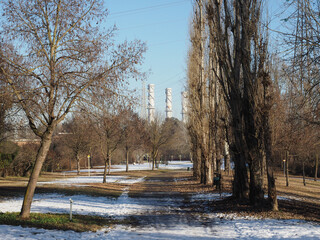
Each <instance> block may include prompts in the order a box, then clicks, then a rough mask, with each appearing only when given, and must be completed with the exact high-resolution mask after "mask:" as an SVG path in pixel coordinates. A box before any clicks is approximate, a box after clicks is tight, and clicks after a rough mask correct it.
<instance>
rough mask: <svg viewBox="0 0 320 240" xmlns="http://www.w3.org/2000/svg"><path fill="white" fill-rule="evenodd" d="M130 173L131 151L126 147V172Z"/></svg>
mask: <svg viewBox="0 0 320 240" xmlns="http://www.w3.org/2000/svg"><path fill="white" fill-rule="evenodd" d="M128 171H129V149H128V147H126V172H128Z"/></svg>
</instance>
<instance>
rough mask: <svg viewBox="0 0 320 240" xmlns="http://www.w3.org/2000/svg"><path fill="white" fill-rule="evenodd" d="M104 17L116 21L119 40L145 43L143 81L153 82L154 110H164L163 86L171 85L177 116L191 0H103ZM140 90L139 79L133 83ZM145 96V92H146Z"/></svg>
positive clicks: (169, 86) (163, 111)
mask: <svg viewBox="0 0 320 240" xmlns="http://www.w3.org/2000/svg"><path fill="white" fill-rule="evenodd" d="M106 6H107V8H108V9H109V16H108V18H107V21H108V23H109V24H116V26H117V28H118V39H119V40H125V39H127V40H134V39H140V40H142V41H144V42H146V44H147V48H148V50H147V53H146V55H145V61H144V64H143V69H144V70H145V71H148V72H150V74H149V75H148V78H147V80H146V91H147V85H148V84H150V83H153V84H155V105H156V110H157V111H159V112H161V114H163V115H164V114H165V89H166V88H172V98H173V99H172V100H173V116H174V117H176V118H178V119H181V91H182V90H183V89H184V86H185V82H186V80H185V76H186V56H187V49H188V44H189V43H188V42H189V40H188V39H189V38H188V32H189V24H188V23H189V20H190V16H191V13H192V1H191V0H107V1H106ZM132 86H135V87H136V88H137V89H139V90H140V91H141V89H142V83H140V82H139V83H133V84H132ZM146 96H147V94H146Z"/></svg>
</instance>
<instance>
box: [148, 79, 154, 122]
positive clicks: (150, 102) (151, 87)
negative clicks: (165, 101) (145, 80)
mask: <svg viewBox="0 0 320 240" xmlns="http://www.w3.org/2000/svg"><path fill="white" fill-rule="evenodd" d="M154 117H155V107H154V84H149V85H148V121H149V123H151V122H153V121H154Z"/></svg>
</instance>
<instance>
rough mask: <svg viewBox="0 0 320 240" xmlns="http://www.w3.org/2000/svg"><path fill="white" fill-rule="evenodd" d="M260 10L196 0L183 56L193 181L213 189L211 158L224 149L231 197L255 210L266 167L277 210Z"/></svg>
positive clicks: (257, 5)
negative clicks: (186, 65)
mask: <svg viewBox="0 0 320 240" xmlns="http://www.w3.org/2000/svg"><path fill="white" fill-rule="evenodd" d="M261 9H262V2H261V1H259V0H254V1H247V0H242V1H217V0H208V1H205V0H197V1H196V2H195V13H194V20H193V26H192V29H191V42H192V45H191V49H190V54H189V82H188V87H189V99H190V107H191V111H190V112H189V129H190V133H191V135H192V136H193V137H192V144H193V152H194V155H197V158H196V160H197V161H196V163H195V164H196V166H200V171H199V170H198V168H199V167H196V168H195V170H196V172H195V176H196V177H200V180H201V182H203V183H205V184H210V183H212V172H215V171H219V169H220V168H219V167H218V169H217V168H216V166H219V157H217V156H219V155H221V152H224V153H225V155H227V153H228V152H229V151H228V146H230V149H231V152H232V159H233V162H234V181H233V194H234V196H235V197H236V198H239V199H243V198H249V199H250V202H251V203H252V204H253V205H261V204H262V203H263V200H264V191H263V180H264V178H263V176H264V169H265V166H266V168H267V175H268V187H269V188H268V193H269V199H270V202H271V203H272V206H273V209H275V210H276V209H277V199H276V188H275V179H274V176H273V169H272V161H273V158H272V148H271V128H270V119H269V118H270V109H271V107H272V96H271V94H272V91H273V90H272V81H271V78H270V74H269V70H268V55H267V54H268V51H267V42H268V39H267V35H266V34H265V33H264V31H263V28H262V27H261V22H262V20H261V19H262V17H261ZM223 143H224V144H223ZM220 158H221V157H220ZM228 159H229V157H228V156H225V160H228ZM225 165H226V166H229V165H230V164H229V163H226V164H225ZM212 167H213V169H211V168H212ZM247 167H248V168H247ZM247 169H248V171H249V179H248V172H247Z"/></svg>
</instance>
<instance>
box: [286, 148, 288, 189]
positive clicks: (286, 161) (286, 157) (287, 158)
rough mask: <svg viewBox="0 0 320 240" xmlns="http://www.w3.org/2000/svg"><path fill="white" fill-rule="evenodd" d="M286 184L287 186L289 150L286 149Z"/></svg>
mask: <svg viewBox="0 0 320 240" xmlns="http://www.w3.org/2000/svg"><path fill="white" fill-rule="evenodd" d="M286 186H287V187H289V151H286Z"/></svg>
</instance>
